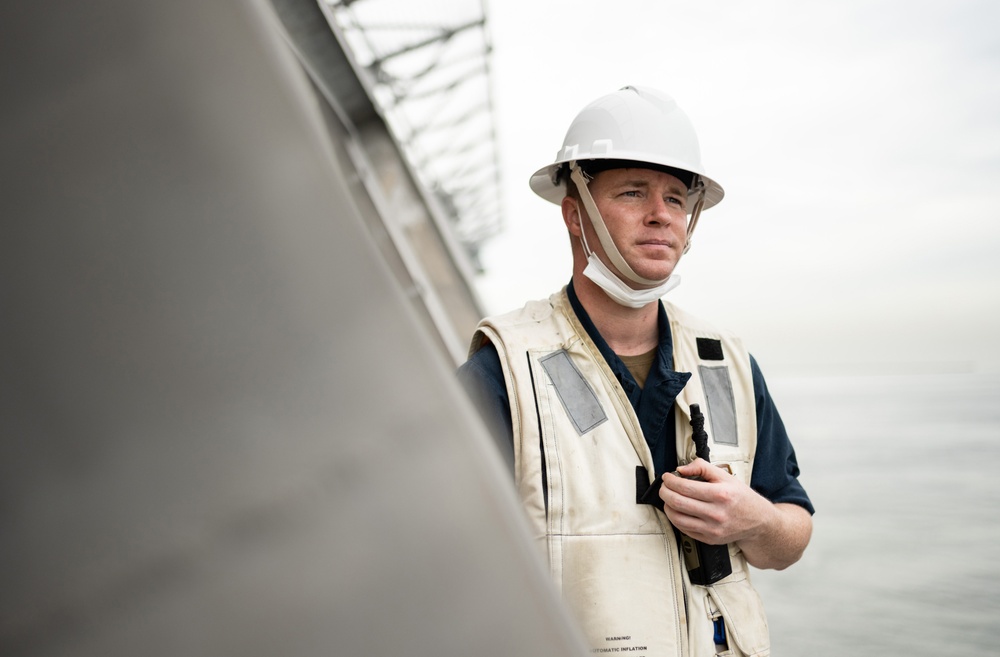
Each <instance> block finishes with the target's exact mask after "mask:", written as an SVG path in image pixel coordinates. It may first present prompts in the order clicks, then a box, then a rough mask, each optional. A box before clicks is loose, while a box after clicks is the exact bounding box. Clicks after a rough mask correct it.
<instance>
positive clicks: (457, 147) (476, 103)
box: [319, 0, 502, 269]
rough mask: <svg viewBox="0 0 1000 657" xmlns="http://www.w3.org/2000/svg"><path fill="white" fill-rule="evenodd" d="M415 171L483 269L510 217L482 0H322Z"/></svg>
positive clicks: (326, 12) (471, 260)
mask: <svg viewBox="0 0 1000 657" xmlns="http://www.w3.org/2000/svg"><path fill="white" fill-rule="evenodd" d="M319 2H320V5H321V7H322V8H323V10H324V13H325V14H326V16H327V19H328V21H329V22H330V25H331V28H332V29H333V30H334V32H335V33H336V34H337V36H338V38H340V39H341V40H342V41H343V42H344V43H343V45H344V48H345V50H346V51H348V53H349V55H350V56H352V57H353V58H354V61H355V65H356V67H357V69H358V77H359V78H360V79H361V82H362V83H363V84H364V85H365V86H366V88H367V90H368V92H369V95H370V96H371V97H372V99H373V101H374V103H375V105H376V106H377V108H378V110H379V111H380V113H381V114H382V116H383V119H384V120H385V122H386V124H387V125H388V126H389V129H390V131H391V133H392V134H393V137H394V139H395V140H396V141H397V143H398V144H399V147H400V149H401V151H402V152H403V154H404V156H405V158H406V159H407V162H408V164H409V166H410V168H411V170H412V174H413V175H414V176H415V177H416V178H417V179H418V180H419V181H420V182H421V183H422V184H423V185H424V186H425V188H426V189H427V191H428V192H429V193H431V194H432V195H433V196H434V197H435V198H436V201H437V205H438V207H439V208H440V209H441V211H442V212H443V214H444V215H445V216H446V218H447V219H448V222H449V223H450V224H451V226H452V228H453V230H454V234H455V237H456V238H457V240H458V241H459V242H460V243H461V245H462V246H463V247H464V248H465V250H466V252H467V254H468V255H469V258H470V262H471V263H472V265H473V266H474V267H476V268H477V269H478V267H479V264H478V257H477V254H478V251H479V247H480V245H481V244H482V242H483V241H484V240H486V239H487V238H489V237H491V236H492V235H494V234H495V233H496V232H497V231H498V230H499V229H500V227H501V224H502V207H501V197H500V168H499V158H498V152H497V138H496V129H495V121H494V115H493V98H492V88H491V74H490V55H491V50H492V46H491V42H490V34H489V30H488V24H487V19H486V8H485V6H484V3H483V1H482V0H444V1H442V2H436V3H433V5H428V4H427V3H420V2H412V1H409V0H319Z"/></svg>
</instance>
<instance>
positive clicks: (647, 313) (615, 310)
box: [573, 274, 660, 356]
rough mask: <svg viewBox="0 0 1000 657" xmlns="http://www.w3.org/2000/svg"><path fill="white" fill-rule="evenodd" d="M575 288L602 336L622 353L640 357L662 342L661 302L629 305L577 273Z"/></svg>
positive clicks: (622, 354)
mask: <svg viewBox="0 0 1000 657" xmlns="http://www.w3.org/2000/svg"><path fill="white" fill-rule="evenodd" d="M573 289H574V290H575V291H576V296H577V298H578V299H579V300H580V304H581V305H582V306H583V307H584V309H585V310H586V311H587V314H588V315H590V320H591V321H592V322H593V323H594V326H595V327H596V328H597V330H598V332H600V334H601V337H602V338H604V341H605V342H607V343H608V346H609V347H610V348H611V350H612V351H614V352H615V353H616V354H618V355H619V356H638V355H639V354H644V353H646V352H648V351H650V350H651V349H655V348H656V346H657V344H659V338H660V331H659V324H658V315H659V306H658V302H656V301H651V302H649V303H648V304H646V305H645V306H643V307H642V308H628V307H626V306H623V305H621V304H620V303H618V302H617V301H615V300H614V299H612V298H611V297H609V296H608V295H607V294H606V293H605V292H604V290H602V289H601V288H600V287H598V286H597V285H596V284H595V283H594V282H593V281H591V280H590V279H589V278H587V277H586V276H583V275H582V274H580V275H574V276H573Z"/></svg>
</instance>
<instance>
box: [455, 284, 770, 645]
mask: <svg viewBox="0 0 1000 657" xmlns="http://www.w3.org/2000/svg"><path fill="white" fill-rule="evenodd" d="M665 306H666V312H667V317H668V318H669V320H670V329H671V332H672V338H673V345H674V354H673V356H674V369H675V370H677V371H682V372H684V371H687V372H691V374H692V377H691V379H690V380H689V381H688V383H687V385H686V386H685V387H684V389H683V390H682V391H681V393H680V394H679V395H678V397H677V401H676V402H675V416H676V435H677V457H678V462H679V463H686V462H688V461H691V460H693V459H694V444H693V441H692V440H691V427H690V407H691V404H700V407H701V409H702V412H703V413H704V414H705V416H706V422H705V429H706V431H707V432H708V434H709V437H710V440H709V445H710V448H711V458H712V462H713V463H715V464H717V465H723V464H725V465H728V466H729V468H730V470H731V472H732V473H733V474H734V475H735V476H738V477H740V478H741V479H742V480H743V481H745V482H747V483H749V482H750V474H751V470H752V468H753V457H754V453H755V451H756V443H757V424H756V412H755V405H754V393H753V381H752V377H751V373H750V359H749V355H748V354H747V352H746V350H745V349H744V348H743V346H742V343H741V342H740V341H739V339H738V338H736V337H734V336H732V335H730V334H728V333H722V332H719V331H718V330H716V329H713V328H711V327H709V326H707V325H705V324H703V323H702V322H700V321H699V320H697V319H695V318H693V317H691V316H690V315H688V314H686V313H684V312H683V311H681V310H679V309H677V308H676V307H675V306H673V305H672V304H665ZM699 339H700V340H699ZM487 340H488V341H490V342H492V343H493V344H494V345H495V346H496V348H497V351H498V352H499V354H500V362H501V365H502V367H503V372H504V378H505V380H506V384H507V392H508V396H509V398H510V407H511V420H512V423H513V433H514V461H515V464H514V468H515V480H516V484H517V487H518V490H519V492H520V495H521V497H522V499H523V500H524V504H525V508H526V510H527V513H528V517H529V520H530V522H531V525H532V527H533V529H534V532H535V536H536V538H537V540H538V542H539V545H540V546H541V548H542V549H543V551H544V553H545V555H546V557H547V559H548V564H549V569H550V571H551V574H552V576H553V578H554V580H555V582H556V584H557V586H558V588H559V589H560V590H561V592H562V595H563V598H564V599H565V600H566V602H567V603H568V605H569V607H570V608H571V610H572V611H573V612H574V614H575V616H576V618H577V619H578V621H579V623H580V626H581V629H582V630H583V632H584V635H585V636H586V638H587V639H588V641H589V644H590V647H591V652H592V654H598V655H599V654H612V653H626V654H632V655H645V656H647V657H660V656H668V655H669V656H674V655H678V656H679V655H684V656H688V655H690V656H696V657H701V656H702V655H716V654H717V651H716V647H715V642H714V640H713V634H712V619H713V618H716V617H718V616H719V615H721V616H722V617H723V618H724V619H725V624H726V630H727V634H728V642H729V646H730V650H731V651H732V652H722V653H718V654H725V655H729V654H733V655H754V656H765V655H768V654H769V652H770V651H769V639H768V631H767V621H766V619H765V617H764V609H763V605H762V604H761V601H760V598H759V596H758V595H757V593H756V591H755V590H754V589H753V587H752V586H751V584H750V579H749V573H748V571H747V565H746V561H745V559H744V558H743V554H742V552H740V550H739V548H737V547H736V546H735V545H731V546H730V558H731V561H732V564H733V573H732V574H731V575H729V576H728V577H726V578H724V579H722V580H721V581H719V582H717V583H715V584H714V585H712V586H697V585H694V584H691V583H690V580H689V578H688V575H687V570H686V568H685V567H684V562H683V559H682V556H681V552H680V548H679V546H678V541H677V539H676V537H675V533H674V530H673V528H672V526H671V525H670V522H669V521H668V520H667V517H666V515H665V514H664V513H663V512H662V511H661V510H659V509H657V508H655V507H653V506H650V505H648V504H638V503H636V489H637V482H636V466H637V465H641V466H643V467H645V468H646V471H647V472H648V473H649V479H650V483H651V482H652V479H653V477H654V476H655V475H654V474H653V473H654V471H655V468H654V465H653V462H652V455H651V454H650V451H649V447H648V445H647V443H646V440H645V438H644V437H643V434H642V430H641V429H640V426H639V420H638V418H637V417H636V414H635V411H634V410H633V408H632V405H631V404H630V403H629V400H628V398H627V396H626V395H625V392H624V391H623V390H622V388H621V386H620V384H619V383H618V381H617V379H616V378H615V375H614V373H613V372H612V371H611V369H610V368H609V366H608V364H607V362H606V361H605V360H604V358H603V356H602V355H601V353H600V351H599V350H598V348H597V346H596V345H595V344H594V342H593V341H592V340H591V339H590V337H589V335H588V334H587V332H586V330H585V329H584V328H583V326H582V325H581V324H580V322H579V320H578V319H577V317H576V314H575V313H574V312H573V309H572V307H571V306H570V303H569V299H568V298H567V296H566V292H565V290H563V291H561V292H559V293H556V294H554V295H552V297H550V298H549V299H548V300H543V301H534V302H531V303H529V304H527V305H526V306H525V307H524V308H522V309H521V310H518V311H515V312H512V313H508V314H506V315H502V316H499V317H493V318H487V319H485V320H483V321H482V322H481V323H480V325H479V329H478V331H477V332H476V335H475V337H474V338H473V342H472V351H473V352H474V351H476V350H477V349H479V348H480V347H481V346H482V345H483V344H485V341H487ZM699 343H700V344H699ZM699 350H700V351H701V353H700V354H699ZM705 356H707V357H708V358H707V359H706V358H705Z"/></svg>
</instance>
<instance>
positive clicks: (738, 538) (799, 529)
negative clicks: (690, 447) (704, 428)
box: [660, 459, 812, 570]
mask: <svg viewBox="0 0 1000 657" xmlns="http://www.w3.org/2000/svg"><path fill="white" fill-rule="evenodd" d="M677 474H679V475H681V476H677ZM677 474H673V473H669V472H668V473H667V474H665V475H663V484H662V485H661V486H660V498H661V499H662V500H663V505H664V511H665V512H666V514H667V518H668V519H669V520H670V522H671V523H672V524H673V525H674V527H676V528H677V529H679V530H680V531H682V532H684V533H685V534H687V535H688V536H690V537H691V538H694V539H696V540H699V541H701V542H703V543H708V544H710V545H723V544H726V543H737V544H738V545H739V547H740V549H741V550H743V554H744V556H745V557H746V559H747V561H748V562H749V563H750V564H751V565H753V566H755V567H757V568H776V569H778V570H781V569H783V568H787V567H788V566H790V565H792V564H793V563H795V562H796V561H798V560H799V558H800V557H801V556H802V552H803V551H804V550H805V548H806V545H808V544H809V538H810V536H811V535H812V516H810V515H809V512H808V511H806V510H805V509H803V508H802V507H800V506H798V505H796V504H773V503H771V502H770V501H769V500H767V499H765V498H764V497H762V496H761V495H759V494H758V493H757V492H756V491H754V490H753V489H752V488H750V487H749V486H747V485H746V484H744V483H743V482H742V481H739V480H738V479H737V478H736V477H734V476H732V475H731V474H729V473H728V472H727V471H725V470H723V469H722V468H718V467H716V466H714V465H712V464H711V463H708V462H706V461H704V460H703V459H695V460H694V461H692V462H691V463H689V464H687V465H682V466H680V467H679V468H677ZM685 477H700V478H701V479H703V480H704V481H696V480H693V479H686V478H685Z"/></svg>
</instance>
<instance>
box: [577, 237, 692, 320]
mask: <svg viewBox="0 0 1000 657" xmlns="http://www.w3.org/2000/svg"><path fill="white" fill-rule="evenodd" d="M588 251H589V249H588ZM583 275H584V276H586V277H587V278H589V279H590V280H592V281H593V282H594V283H595V284H596V285H597V286H598V287H600V288H601V289H602V290H604V292H605V293H606V294H607V295H608V296H609V297H611V298H612V299H613V300H615V301H616V302H618V303H619V304H621V305H623V306H627V307H629V308H642V307H643V306H645V305H646V304H647V303H649V302H650V301H656V300H657V299H659V298H660V297H662V296H663V295H664V294H666V293H667V292H669V291H670V290H672V289H674V288H675V287H677V286H678V285H680V284H681V277H680V276H677V275H673V276H670V277H668V278H667V280H665V281H663V282H662V283H660V284H659V285H657V286H656V287H651V288H649V289H648V290H634V289H632V288H631V287H629V286H628V285H626V284H625V283H624V282H623V281H622V280H621V279H620V278H618V277H617V276H615V274H614V272H612V271H611V270H610V269H608V267H607V265H605V264H604V263H603V262H601V259H600V258H598V257H597V255H596V254H595V253H593V252H591V254H590V255H589V256H587V268H586V269H584V270H583Z"/></svg>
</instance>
